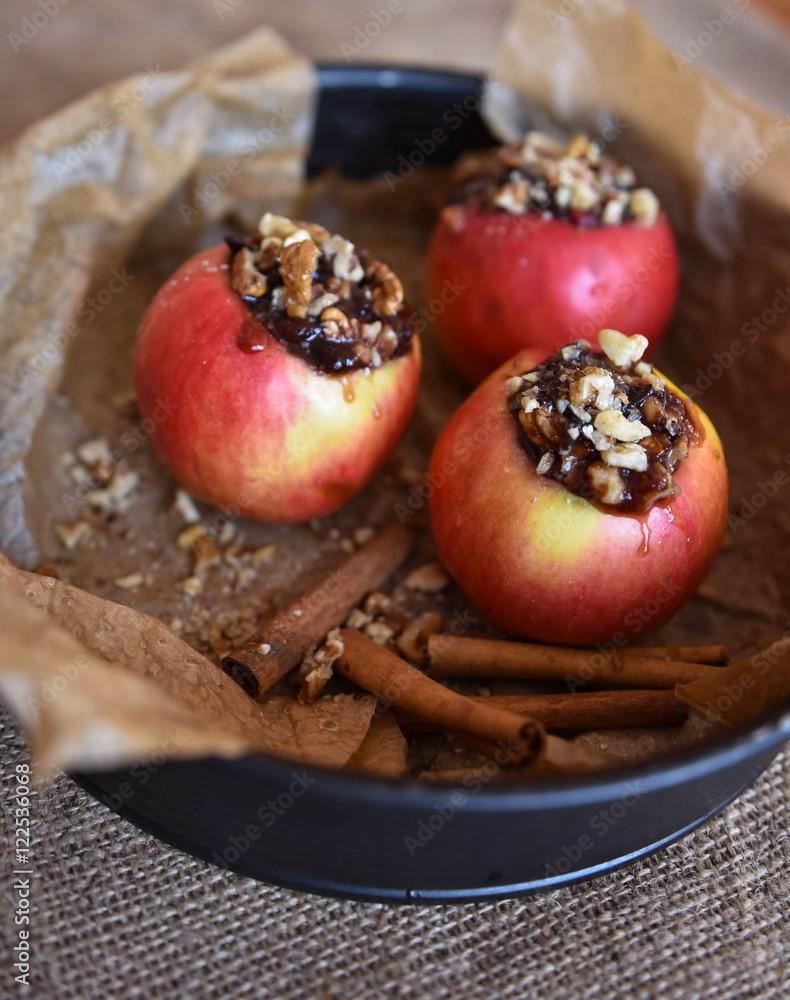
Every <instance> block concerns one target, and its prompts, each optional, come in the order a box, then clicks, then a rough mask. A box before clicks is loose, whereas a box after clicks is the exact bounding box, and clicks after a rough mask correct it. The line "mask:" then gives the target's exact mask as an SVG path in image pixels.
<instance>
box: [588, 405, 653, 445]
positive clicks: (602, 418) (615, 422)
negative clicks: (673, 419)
mask: <svg viewBox="0 0 790 1000" xmlns="http://www.w3.org/2000/svg"><path fill="white" fill-rule="evenodd" d="M595 429H596V430H599V431H600V432H601V433H602V434H607V435H608V436H609V437H613V438H615V439H616V440H617V441H641V440H642V438H646V437H650V428H649V427H645V425H644V424H643V423H642V422H641V420H627V419H626V418H625V417H624V416H623V414H622V413H621V412H620V411H619V410H602V411H601V412H600V413H599V414H598V416H597V417H596V418H595Z"/></svg>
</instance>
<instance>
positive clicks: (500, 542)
mask: <svg viewBox="0 0 790 1000" xmlns="http://www.w3.org/2000/svg"><path fill="white" fill-rule="evenodd" d="M531 367H534V365H533V359H532V358H531V357H530V355H529V354H528V352H523V353H521V354H519V355H517V356H516V357H515V358H513V359H512V360H511V361H509V362H506V364H504V365H503V366H502V367H501V368H499V369H498V370H497V371H496V372H495V373H494V374H493V375H491V376H490V377H489V378H488V379H487V380H486V381H485V382H484V383H483V384H482V385H481V386H479V387H478V388H477V389H476V390H475V392H473V393H472V395H471V396H470V397H469V398H468V399H467V400H466V402H465V403H464V404H463V405H462V406H461V407H460V409H459V410H458V411H457V412H456V413H455V414H454V416H453V417H452V418H451V420H450V421H449V423H448V424H447V426H446V427H445V429H444V431H443V432H442V434H441V436H440V438H439V440H438V442H437V444H436V447H435V449H434V452H433V455H432V458H431V465H430V471H429V475H428V479H427V482H428V484H429V486H430V489H431V491H432V493H431V500H430V513H431V526H432V529H433V533H434V537H435V539H436V545H437V548H438V553H439V557H440V559H441V560H442V562H443V563H444V565H445V566H446V567H447V569H448V570H449V572H450V573H451V574H452V576H453V577H454V578H455V579H456V581H457V582H458V584H459V585H460V587H461V588H462V590H464V591H465V592H466V594H467V595H468V596H469V597H470V598H471V599H472V601H474V603H475V604H476V605H477V606H478V608H479V609H480V610H481V611H482V612H483V614H485V615H486V616H487V617H488V618H490V619H491V621H493V622H494V623H495V624H497V625H499V626H501V627H502V628H504V629H507V630H508V631H510V632H514V633H516V634H518V635H521V636H525V637H528V638H530V639H535V640H538V641H540V642H545V643H550V644H552V645H570V646H592V645H595V644H597V643H604V642H610V641H614V642H615V643H616V644H617V645H622V644H625V643H626V642H628V641H629V640H630V639H632V638H634V637H635V636H636V635H639V634H642V633H644V632H648V631H651V630H653V629H655V628H658V627H659V626H660V625H662V624H663V623H664V622H665V621H667V620H668V619H669V618H670V617H671V616H672V615H673V614H675V612H676V611H677V610H678V608H680V606H681V605H682V604H683V603H684V601H686V600H687V598H688V597H690V596H691V594H693V593H694V591H695V590H696V588H697V587H698V586H699V584H700V582H701V581H702V579H703V578H704V576H705V575H706V574H707V572H708V570H709V569H710V567H711V565H712V564H713V561H714V559H715V558H716V554H717V552H718V550H719V547H720V545H721V541H722V538H723V536H724V530H725V527H726V519H727V493H728V489H729V481H728V477H727V469H726V466H725V462H724V454H723V451H722V446H721V442H720V440H719V437H718V435H717V433H716V431H715V429H714V427H713V424H712V423H711V422H710V420H709V419H708V417H707V416H706V415H705V414H704V413H703V412H702V411H701V410H700V409H699V408H698V407H695V406H694V404H693V403H692V404H690V406H691V411H692V413H693V414H694V419H695V422H696V423H697V426H698V427H701V428H703V429H704V432H705V436H704V440H703V441H701V442H700V443H699V444H698V445H693V446H692V447H691V449H690V451H689V455H688V457H687V458H686V459H685V460H684V461H683V462H682V463H681V465H680V466H679V467H678V469H677V471H676V473H675V476H674V478H675V481H676V482H677V483H678V484H679V485H680V486H681V488H682V490H683V492H682V493H681V495H680V496H678V497H676V498H674V499H673V500H671V501H670V502H669V504H668V505H661V504H656V505H654V506H653V507H652V508H651V509H650V510H649V511H648V512H647V513H646V514H642V515H637V514H626V513H605V512H604V511H603V510H602V509H600V508H599V507H597V506H595V505H593V504H592V503H590V502H589V501H588V500H586V499H584V498H582V497H580V496H578V495H576V494H575V493H571V492H570V491H569V490H567V489H566V488H565V487H564V486H563V485H562V484H561V483H558V482H557V481H556V480H554V479H551V478H548V477H543V476H539V475H538V474H537V472H536V471H535V468H534V465H533V463H532V462H531V461H530V459H529V458H528V456H527V454H526V452H525V451H524V449H523V446H522V444H521V443H520V441H519V434H518V424H517V421H516V420H515V419H514V415H513V413H512V412H510V411H508V409H507V407H506V404H505V387H504V381H505V379H506V378H508V377H510V376H511V375H517V374H519V375H520V374H523V372H525V371H529V370H530V368H531ZM662 378H663V376H662ZM667 385H668V386H669V387H670V388H672V389H673V390H674V391H675V392H677V393H678V395H680V396H681V397H682V398H683V399H684V400H686V404H687V406H688V405H689V401H688V400H687V397H685V396H684V395H683V394H682V393H681V392H680V391H679V390H678V389H677V388H676V387H675V386H673V385H672V384H671V383H669V382H668V383H667Z"/></svg>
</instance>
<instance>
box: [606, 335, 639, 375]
mask: <svg viewBox="0 0 790 1000" xmlns="http://www.w3.org/2000/svg"><path fill="white" fill-rule="evenodd" d="M598 343H599V344H600V345H601V349H602V350H603V352H604V354H605V355H606V356H607V358H609V360H610V361H611V362H612V364H613V365H617V367H618V368H625V367H627V366H628V365H633V364H636V362H637V361H639V360H640V358H641V357H642V355H643V354H644V353H645V351H646V350H647V346H648V340H647V337H643V336H642V335H641V334H640V333H635V334H634V335H633V336H632V337H626V335H625V334H624V333H620V332H619V330H601V331H600V333H599V334H598ZM646 367H648V368H649V366H646Z"/></svg>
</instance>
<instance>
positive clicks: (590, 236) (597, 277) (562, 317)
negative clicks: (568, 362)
mask: <svg viewBox="0 0 790 1000" xmlns="http://www.w3.org/2000/svg"><path fill="white" fill-rule="evenodd" d="M678 277H679V267H678V255H677V249H676V246H675V240H674V238H673V236H672V230H671V228H670V226H669V222H668V221H667V219H666V216H665V215H664V214H663V213H662V214H661V215H660V217H659V218H658V220H657V221H656V222H655V223H654V224H653V225H651V226H643V225H638V224H636V223H634V222H624V223H622V224H621V225H618V226H598V227H590V228H584V227H580V226H577V225H575V224H574V223H573V222H570V221H568V220H566V219H544V218H541V217H540V216H539V215H537V216H536V215H530V214H525V215H511V214H508V213H507V212H504V211H496V210H490V209H481V208H479V207H477V206H475V205H453V206H451V207H449V208H448V209H445V210H444V212H443V213H442V215H441V216H440V218H439V221H438V223H437V225H436V229H435V230H434V233H433V237H432V239H431V244H430V250H429V254H428V270H427V285H426V287H427V299H428V301H429V302H432V301H441V302H442V303H443V304H444V309H443V311H441V312H440V313H439V314H438V315H436V316H435V318H434V320H433V324H434V328H435V330H436V334H437V336H438V338H439V341H440V343H441V345H442V347H443V349H444V351H445V353H446V355H447V357H448V358H449V359H450V361H451V362H452V363H453V365H454V366H455V367H456V368H457V369H458V371H459V372H460V373H461V374H462V375H463V376H464V377H465V378H466V379H467V380H468V381H470V382H472V383H475V384H476V383H477V382H479V381H480V380H481V379H482V378H484V377H485V376H486V375H487V374H488V373H489V372H491V371H492V370H493V369H494V368H495V367H497V365H500V364H502V362H503V361H505V360H506V359H507V358H509V357H512V355H513V354H515V353H516V352H517V351H519V350H521V349H523V348H525V347H531V348H533V349H534V350H535V351H537V352H538V353H539V354H540V355H541V357H548V356H549V355H550V354H552V353H553V352H554V351H556V350H557V349H558V348H559V347H561V346H562V345H563V344H567V343H569V342H570V341H573V340H576V339H578V338H583V339H586V340H590V341H591V342H592V343H593V344H594V345H595V333H596V331H597V330H598V329H600V328H602V327H614V328H615V329H617V330H620V331H622V332H623V333H625V334H634V333H641V334H643V335H644V336H645V337H647V339H648V341H649V342H650V345H651V348H652V347H655V346H656V344H657V343H658V342H659V340H660V339H661V337H662V336H663V334H664V332H665V330H666V328H667V325H668V323H669V320H670V318H671V316H672V312H673V310H674V307H675V300H676V298H677V290H678ZM448 288H450V289H453V290H454V293H453V295H452V296H451V295H448V294H447V292H446V289H448ZM443 292H444V293H445V294H444V295H442V293H443ZM448 300H449V301H448Z"/></svg>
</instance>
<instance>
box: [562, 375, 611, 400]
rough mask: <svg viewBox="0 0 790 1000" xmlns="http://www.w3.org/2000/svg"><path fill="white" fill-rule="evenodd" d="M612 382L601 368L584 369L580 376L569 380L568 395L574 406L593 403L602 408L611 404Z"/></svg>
mask: <svg viewBox="0 0 790 1000" xmlns="http://www.w3.org/2000/svg"><path fill="white" fill-rule="evenodd" d="M613 395H614V382H613V381H612V376H611V375H609V374H608V373H607V372H605V371H604V370H603V369H602V368H590V369H586V370H585V372H584V373H583V374H582V376H581V378H579V379H577V380H576V381H575V382H571V384H570V387H569V391H568V397H569V399H570V401H571V403H572V404H573V405H574V406H586V405H588V404H593V403H594V404H595V405H596V406H597V407H598V409H600V410H604V409H607V408H608V407H609V406H611V405H612V397H613Z"/></svg>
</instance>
